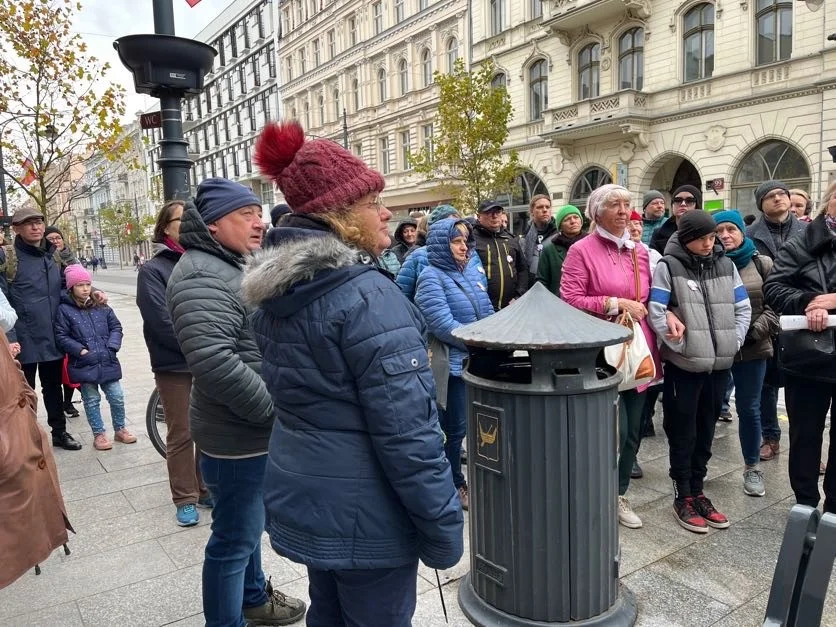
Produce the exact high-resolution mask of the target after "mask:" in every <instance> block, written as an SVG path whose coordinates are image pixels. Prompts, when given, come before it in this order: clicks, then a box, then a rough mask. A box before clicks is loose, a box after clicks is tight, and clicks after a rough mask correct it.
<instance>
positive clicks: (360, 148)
mask: <svg viewBox="0 0 836 627" xmlns="http://www.w3.org/2000/svg"><path fill="white" fill-rule="evenodd" d="M354 154H355V155H357V156H358V157H360V158H362V157H363V142H357V143H356V144H354Z"/></svg>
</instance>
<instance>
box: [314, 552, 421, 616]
mask: <svg viewBox="0 0 836 627" xmlns="http://www.w3.org/2000/svg"><path fill="white" fill-rule="evenodd" d="M308 581H309V582H310V584H309V586H308V591H309V593H310V595H311V607H310V609H309V610H308V616H307V618H306V621H307V623H306V624H307V627H411V625H412V615H413V614H414V613H415V601H416V588H415V584H416V582H417V581H418V562H417V561H415V562H413V563H412V564H407V565H406V566H400V567H399V568H376V569H372V570H319V569H316V568H311V567H310V566H308Z"/></svg>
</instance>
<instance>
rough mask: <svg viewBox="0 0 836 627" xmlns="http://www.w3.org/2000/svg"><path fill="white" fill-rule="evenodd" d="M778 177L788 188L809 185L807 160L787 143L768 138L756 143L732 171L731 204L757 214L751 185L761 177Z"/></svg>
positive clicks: (802, 187) (747, 212)
mask: <svg viewBox="0 0 836 627" xmlns="http://www.w3.org/2000/svg"><path fill="white" fill-rule="evenodd" d="M769 180H778V181H782V182H784V183H785V184H786V186H787V187H788V188H790V189H793V188H796V187H797V188H801V189H810V188H811V187H810V186H811V182H812V181H811V178H810V169H809V168H808V166H807V161H806V160H805V159H804V157H803V156H802V155H801V153H799V152H798V151H797V150H796V149H795V148H793V147H792V146H790V145H789V144H787V143H785V142H782V141H777V140H771V141H767V142H764V143H763V144H760V145H759V146H756V147H755V148H754V149H752V150H751V151H750V152H749V154H747V155H746V156H745V157H744V158H743V161H741V162H740V166H739V167H738V169H737V172H736V173H735V175H734V179H733V183H732V202H734V203H736V204H734V205H732V206H734V207H737V208H738V210H739V211H740V212H741V213H742V214H744V215H746V214H752V215H757V214H758V211H757V208H756V207H755V189H756V188H757V186H758V185H760V184H761V183H762V182H763V181H769Z"/></svg>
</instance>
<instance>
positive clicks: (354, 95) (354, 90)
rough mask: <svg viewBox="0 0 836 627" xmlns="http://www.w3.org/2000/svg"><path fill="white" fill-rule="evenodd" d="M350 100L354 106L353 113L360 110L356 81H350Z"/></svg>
mask: <svg viewBox="0 0 836 627" xmlns="http://www.w3.org/2000/svg"><path fill="white" fill-rule="evenodd" d="M351 100H352V102H353V104H354V113H357V112H358V111H359V110H360V83H359V82H358V81H357V79H356V78H355V79H352V81H351Z"/></svg>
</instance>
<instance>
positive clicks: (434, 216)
mask: <svg viewBox="0 0 836 627" xmlns="http://www.w3.org/2000/svg"><path fill="white" fill-rule="evenodd" d="M456 213H458V211H457V210H456V208H455V207H454V206H453V205H439V206H438V207H436V208H435V209H433V210H432V212H431V213H430V217H429V218H427V227H428V228H429V226H430V225H432V224H435V223H436V222H438V221H439V220H443V219H444V218H449V217H450V216H452V215H453V214H456Z"/></svg>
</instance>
